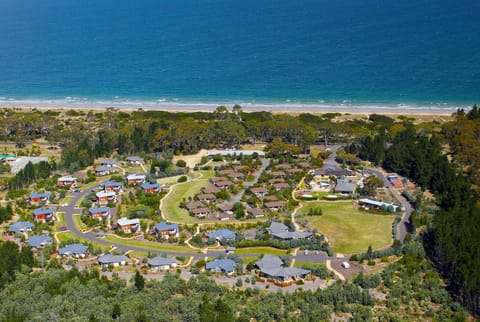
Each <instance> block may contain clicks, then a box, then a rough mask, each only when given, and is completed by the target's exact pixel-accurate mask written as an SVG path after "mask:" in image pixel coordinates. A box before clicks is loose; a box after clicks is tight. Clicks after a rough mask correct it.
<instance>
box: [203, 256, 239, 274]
mask: <svg viewBox="0 0 480 322" xmlns="http://www.w3.org/2000/svg"><path fill="white" fill-rule="evenodd" d="M205 269H206V270H208V271H210V272H214V273H223V274H225V275H232V274H233V273H235V262H234V261H233V260H231V259H215V260H213V261H211V262H208V263H207V264H206V265H205Z"/></svg>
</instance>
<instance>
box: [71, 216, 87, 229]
mask: <svg viewBox="0 0 480 322" xmlns="http://www.w3.org/2000/svg"><path fill="white" fill-rule="evenodd" d="M72 219H73V224H74V225H75V227H76V228H77V229H78V230H80V231H84V230H88V229H89V228H88V226H87V225H85V224H84V223H83V222H82V220H81V218H80V214H74V215H73V216H72Z"/></svg>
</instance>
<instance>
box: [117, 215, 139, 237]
mask: <svg viewBox="0 0 480 322" xmlns="http://www.w3.org/2000/svg"><path fill="white" fill-rule="evenodd" d="M117 227H118V229H120V230H121V231H123V232H124V233H125V234H133V233H136V232H140V230H141V228H140V219H138V218H135V219H128V218H127V217H123V218H120V219H119V220H118V221H117Z"/></svg>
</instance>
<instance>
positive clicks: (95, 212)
mask: <svg viewBox="0 0 480 322" xmlns="http://www.w3.org/2000/svg"><path fill="white" fill-rule="evenodd" d="M88 216H90V217H92V218H97V219H98V220H102V219H108V218H110V207H92V208H90V209H88Z"/></svg>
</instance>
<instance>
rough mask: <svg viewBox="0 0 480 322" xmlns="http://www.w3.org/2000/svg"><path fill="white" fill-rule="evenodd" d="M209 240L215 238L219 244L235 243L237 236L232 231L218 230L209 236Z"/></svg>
mask: <svg viewBox="0 0 480 322" xmlns="http://www.w3.org/2000/svg"><path fill="white" fill-rule="evenodd" d="M207 237H208V238H214V239H216V240H217V241H219V242H222V241H234V240H235V237H236V234H235V232H234V231H231V230H230V229H217V230H214V231H212V232H210V233H208V234H207Z"/></svg>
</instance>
